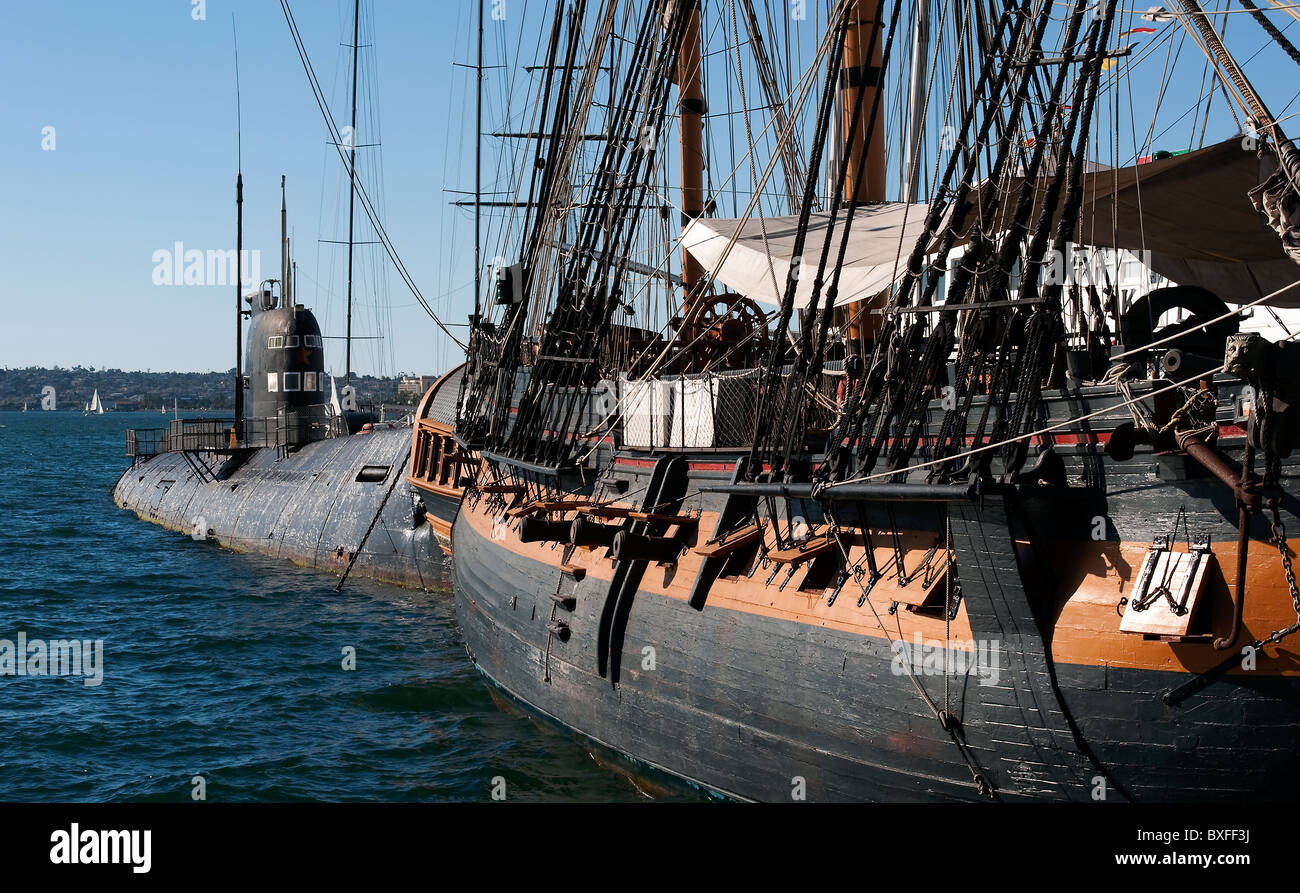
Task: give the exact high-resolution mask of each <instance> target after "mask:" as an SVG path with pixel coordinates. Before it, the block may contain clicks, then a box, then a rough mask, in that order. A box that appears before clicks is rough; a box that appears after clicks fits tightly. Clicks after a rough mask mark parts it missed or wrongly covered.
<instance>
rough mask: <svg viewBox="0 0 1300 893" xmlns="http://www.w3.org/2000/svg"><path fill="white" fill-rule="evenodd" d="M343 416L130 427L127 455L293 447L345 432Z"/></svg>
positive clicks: (288, 415)
mask: <svg viewBox="0 0 1300 893" xmlns="http://www.w3.org/2000/svg"><path fill="white" fill-rule="evenodd" d="M347 433H348V432H347V424H346V422H345V421H344V419H343V418H342V416H336V415H333V414H330V413H324V412H295V413H281V414H280V415H278V416H269V417H266V418H252V419H244V420H243V422H241V423H239V424H236V422H235V420H234V419H175V420H173V421H172V422H171V424H170V425H169V426H168V427H167V428H132V429H129V430H128V431H127V432H126V454H127V456H128V457H130V458H132V459H147V458H149V457H150V456H155V455H157V454H158V453H168V452H188V453H195V452H199V453H233V452H236V451H238V450H246V449H257V448H259V447H295V446H302V445H303V444H306V443H311V442H313V441H317V440H327V439H329V438H331V437H341V436H343V435H345V434H347Z"/></svg>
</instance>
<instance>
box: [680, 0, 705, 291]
mask: <svg viewBox="0 0 1300 893" xmlns="http://www.w3.org/2000/svg"><path fill="white" fill-rule="evenodd" d="M679 2H681V3H687V4H689V5H690V11H689V12H687V13H686V15H687V21H686V28H685V30H684V31H683V33H682V48H681V52H680V53H679V54H678V57H677V91H678V103H679V109H680V113H681V121H680V125H681V156H682V158H681V165H682V226H683V227H685V226H686V225H688V224H689V223H690V222H691V221H692V220H695V219H696V218H697V217H700V216H701V215H702V214H703V213H704V90H703V85H702V83H701V77H700V68H701V66H700V2H699V0H679ZM703 278H704V268H703V267H702V266H700V262H699V261H697V260H696V259H695V258H694V257H692V256H691V255H690V253H689V252H688V251H687V250H686V247H685V246H684V245H683V247H682V287H683V288H684V289H685V292H686V295H687V296H688V297H689V296H690V295H691V294H692V293H693V292H694V291H695V289H696V287H697V286H698V285H699V284H700V281H701V280H702V279H703Z"/></svg>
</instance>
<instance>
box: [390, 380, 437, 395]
mask: <svg viewBox="0 0 1300 893" xmlns="http://www.w3.org/2000/svg"><path fill="white" fill-rule="evenodd" d="M437 380H438V377H437V376H436V375H420V376H410V375H403V376H402V380H401V381H399V382H398V383H397V396H399V397H405V396H411V397H416V398H419V397H423V396H424V393H425V391H427V390H429V388H431V387H433V384H434V382H436V381H437Z"/></svg>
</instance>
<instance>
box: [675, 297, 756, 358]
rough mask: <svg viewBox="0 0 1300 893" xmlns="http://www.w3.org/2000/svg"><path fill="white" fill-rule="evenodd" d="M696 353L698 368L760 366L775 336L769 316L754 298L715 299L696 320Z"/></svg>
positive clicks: (709, 300)
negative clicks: (768, 320)
mask: <svg viewBox="0 0 1300 893" xmlns="http://www.w3.org/2000/svg"><path fill="white" fill-rule="evenodd" d="M693 328H694V333H693V334H692V337H691V340H692V341H694V342H695V346H694V347H693V348H692V353H693V354H694V358H695V361H696V365H697V367H698V368H701V369H702V368H704V367H705V366H711V367H712V368H714V369H743V368H749V367H753V366H757V365H758V364H759V363H760V362H761V361H762V358H763V357H764V356H766V354H767V348H768V344H769V341H770V338H771V336H770V335H769V334H768V331H767V315H766V314H765V313H763V309H762V308H761V307H759V306H758V304H757V303H756V302H755V301H754V300H753V299H751V298H746V297H742V296H741V295H714V296H711V297H710V298H709V299H708V303H706V304H705V305H704V306H703V307H702V308H701V309H700V313H699V316H697V317H696V319H695V325H694V326H693Z"/></svg>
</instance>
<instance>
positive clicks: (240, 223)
mask: <svg viewBox="0 0 1300 893" xmlns="http://www.w3.org/2000/svg"><path fill="white" fill-rule="evenodd" d="M230 30H231V33H232V35H233V36H234V38H235V430H236V432H238V431H239V429H241V428H242V427H243V421H244V304H243V298H244V296H243V294H242V292H243V288H244V146H243V114H242V109H241V108H240V101H239V39H238V33H237V32H236V31H235V14H234V13H233V12H232V13H231V14H230Z"/></svg>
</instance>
